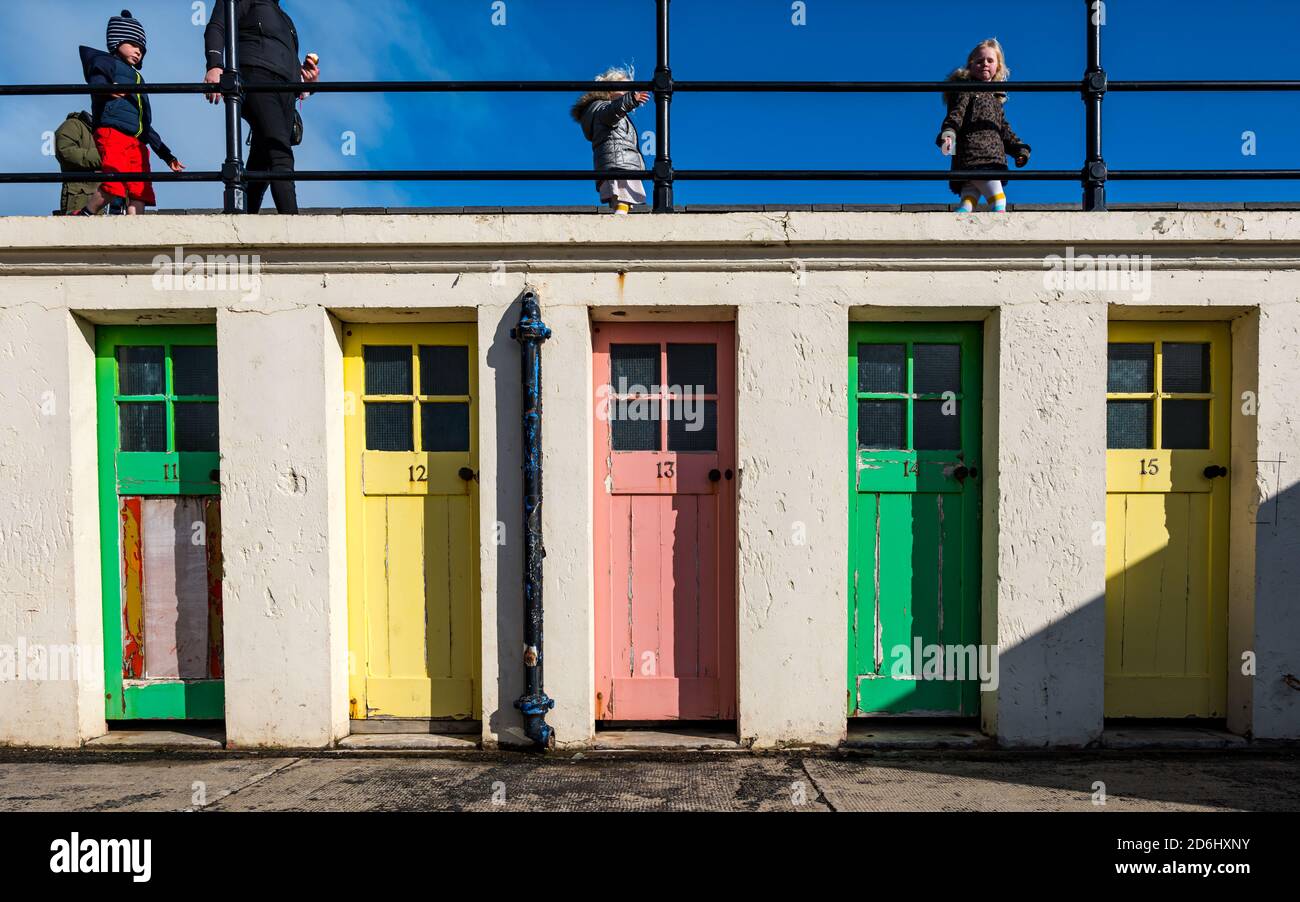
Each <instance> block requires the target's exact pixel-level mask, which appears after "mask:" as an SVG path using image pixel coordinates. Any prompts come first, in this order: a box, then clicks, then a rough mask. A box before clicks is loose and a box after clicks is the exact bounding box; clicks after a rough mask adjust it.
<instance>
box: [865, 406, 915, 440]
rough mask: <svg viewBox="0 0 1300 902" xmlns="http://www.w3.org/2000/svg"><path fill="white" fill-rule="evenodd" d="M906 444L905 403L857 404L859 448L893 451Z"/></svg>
mask: <svg viewBox="0 0 1300 902" xmlns="http://www.w3.org/2000/svg"><path fill="white" fill-rule="evenodd" d="M906 443H907V402H906V401H859V402H858V447H859V448H878V449H895V448H902V447H903V446H904V445H905V444H906Z"/></svg>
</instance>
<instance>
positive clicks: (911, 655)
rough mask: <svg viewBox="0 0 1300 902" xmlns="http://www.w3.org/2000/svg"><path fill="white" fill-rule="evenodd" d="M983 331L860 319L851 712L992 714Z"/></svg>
mask: <svg viewBox="0 0 1300 902" xmlns="http://www.w3.org/2000/svg"><path fill="white" fill-rule="evenodd" d="M980 342H981V339H980V327H979V326H978V325H975V324H967V323H956V324H926V323H853V324H852V325H851V326H850V331H849V386H850V391H851V392H852V394H850V396H849V474H850V483H849V497H850V501H849V546H850V547H849V591H848V598H849V612H848V613H849V623H848V626H849V631H848V632H849V673H848V678H849V684H848V713H849V716H858V715H867V714H894V715H902V714H908V715H930V716H970V715H975V714H978V713H979V679H978V676H979V660H980V656H979V647H978V643H979V635H980V629H979V583H980V575H979V566H980V558H979V531H980V527H979V488H978V486H979V468H980V398H981V389H980ZM985 660H986V661H989V660H992V659H991V656H988V655H986V656H985Z"/></svg>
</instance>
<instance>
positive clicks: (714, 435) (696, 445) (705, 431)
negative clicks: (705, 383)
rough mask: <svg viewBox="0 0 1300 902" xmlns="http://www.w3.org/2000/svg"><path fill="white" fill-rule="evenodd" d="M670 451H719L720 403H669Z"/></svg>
mask: <svg viewBox="0 0 1300 902" xmlns="http://www.w3.org/2000/svg"><path fill="white" fill-rule="evenodd" d="M668 450H669V451H717V450H718V402H717V401H698V400H693V401H691V402H689V403H686V404H683V403H682V402H681V401H669V402H668Z"/></svg>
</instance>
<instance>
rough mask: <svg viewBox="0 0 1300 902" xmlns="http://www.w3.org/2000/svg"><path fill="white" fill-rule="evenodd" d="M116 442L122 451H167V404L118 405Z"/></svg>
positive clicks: (160, 402)
mask: <svg viewBox="0 0 1300 902" xmlns="http://www.w3.org/2000/svg"><path fill="white" fill-rule="evenodd" d="M117 416H118V430H119V432H118V441H119V446H120V448H121V450H123V451H166V450H167V404H166V403H165V402H163V401H150V402H148V403H145V404H134V403H127V404H119V405H118V407H117Z"/></svg>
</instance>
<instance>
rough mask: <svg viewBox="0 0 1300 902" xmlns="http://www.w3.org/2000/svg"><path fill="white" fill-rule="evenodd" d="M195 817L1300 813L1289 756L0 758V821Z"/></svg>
mask: <svg viewBox="0 0 1300 902" xmlns="http://www.w3.org/2000/svg"><path fill="white" fill-rule="evenodd" d="M1098 784H1102V785H1100V786H1099V785H1098ZM1103 798H1104V804H1097V803H1098V802H1102V801H1103ZM198 809H201V810H216V811H497V810H500V811H806V812H813V811H1300V753H1296V752H1295V751H1282V752H1275V753H1255V752H1243V751H1239V750H1237V751H1194V752H1162V753H1154V752H1144V753H1134V752H1121V751H1098V752H1088V753H1065V754H1062V753H1052V754H1037V753H1006V752H985V751H980V752H911V753H891V754H872V755H857V754H853V753H839V754H834V753H831V754H824V755H812V754H806V753H804V754H784V755H778V754H772V755H755V754H745V753H741V754H735V753H692V754H663V755H646V754H623V753H589V754H586V755H572V756H550V757H534V756H528V755H522V754H510V753H475V754H471V755H455V754H451V755H447V754H444V755H436V756H430V755H422V754H419V753H350V754H338V753H326V754H321V755H313V756H301V757H299V756H292V755H265V756H261V755H238V754H231V753H217V754H211V755H210V754H206V753H184V752H181V753H175V752H173V753H167V754H154V753H143V752H129V753H125V752H111V753H106V752H95V753H85V752H78V753H32V752H21V753H0V811H183V810H198Z"/></svg>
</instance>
